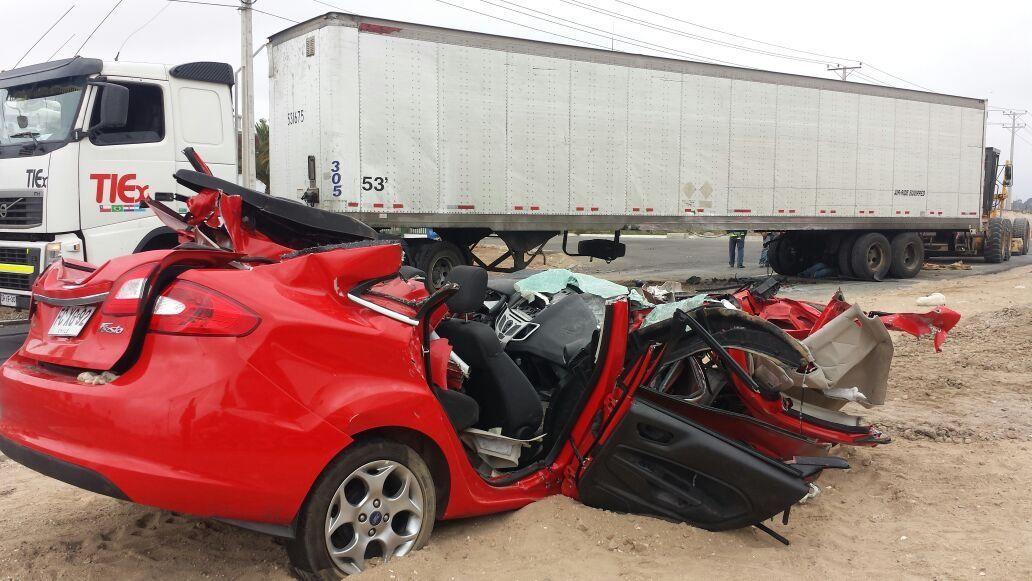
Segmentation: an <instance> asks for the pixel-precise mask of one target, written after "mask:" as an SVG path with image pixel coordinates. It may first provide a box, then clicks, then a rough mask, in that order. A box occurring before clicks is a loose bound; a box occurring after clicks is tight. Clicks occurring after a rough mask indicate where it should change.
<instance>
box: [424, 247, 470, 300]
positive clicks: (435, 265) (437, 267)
mask: <svg viewBox="0 0 1032 581" xmlns="http://www.w3.org/2000/svg"><path fill="white" fill-rule="evenodd" d="M464 264H468V262H467V261H466V257H465V255H464V254H463V253H462V250H461V249H460V248H459V247H458V246H456V245H455V244H452V243H451V242H445V241H443V240H437V241H434V242H429V243H427V244H424V245H423V247H422V248H420V249H419V254H418V259H417V260H416V267H417V268H418V269H419V270H422V271H423V272H425V273H426V286H427V288H428V289H430V292H433V291H436V290H437V289H439V288H441V287H442V286H443V285H444V284H445V283H446V282H448V276H449V275H450V274H451V271H452V269H453V268H455V267H456V266H462V265H464Z"/></svg>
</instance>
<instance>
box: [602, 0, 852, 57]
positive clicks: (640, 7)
mask: <svg viewBox="0 0 1032 581" xmlns="http://www.w3.org/2000/svg"><path fill="white" fill-rule="evenodd" d="M613 1H614V2H616V3H618V4H623V5H625V6H630V7H631V8H637V9H638V10H641V11H642V12H648V13H649V14H654V15H656V16H662V17H663V18H669V19H670V20H675V21H677V22H681V23H683V24H687V25H689V26H695V27H697V28H702V29H703V30H709V31H710V32H717V33H720V34H726V35H728V36H732V37H734V38H740V39H742V40H748V41H750V42H755V43H757V44H763V45H766V46H770V47H774V48H780V49H784V50H790V51H792V52H798V53H802V54H808V55H811V56H816V57H821V58H825V59H829V60H832V61H856V62H859V60H858V59H854V58H845V57H838V56H831V55H826V54H821V53H819V52H811V51H808V50H801V49H798V48H792V47H790V46H785V45H781V44H774V43H772V42H766V41H763V40H759V39H756V38H750V37H748V36H742V35H740V34H735V33H733V32H728V31H726V30H720V29H718V28H712V27H709V26H704V25H702V24H699V23H697V22H692V21H690V20H684V19H683V18H678V17H676V16H671V15H669V14H663V13H662V12H656V11H655V10H650V9H648V8H645V7H643V6H639V5H637V4H633V3H631V2H625V1H624V0H613Z"/></svg>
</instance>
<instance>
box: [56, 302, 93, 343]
mask: <svg viewBox="0 0 1032 581" xmlns="http://www.w3.org/2000/svg"><path fill="white" fill-rule="evenodd" d="M96 310H97V307H64V308H63V309H61V312H60V313H58V314H57V318H56V319H54V324H53V325H51V326H50V334H51V335H57V336H59V337H75V336H77V335H78V334H79V333H80V332H81V331H82V328H83V327H85V326H86V323H87V322H89V320H90V317H92V316H93V311H96Z"/></svg>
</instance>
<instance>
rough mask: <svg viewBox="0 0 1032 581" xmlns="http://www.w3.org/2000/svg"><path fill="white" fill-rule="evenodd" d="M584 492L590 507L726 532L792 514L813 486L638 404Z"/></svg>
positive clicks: (587, 475)
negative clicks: (643, 515)
mask: <svg viewBox="0 0 1032 581" xmlns="http://www.w3.org/2000/svg"><path fill="white" fill-rule="evenodd" d="M578 491H579V493H580V498H581V500H582V501H583V502H584V503H585V504H587V505H588V506H594V507H597V508H605V509H609V510H614V511H618V512H627V513H638V514H648V515H653V516H657V517H659V518H663V519H666V520H670V521H675V522H686V523H689V524H691V525H694V526H697V527H699V528H703V529H706V530H709V531H723V530H730V529H736V528H741V527H746V526H751V525H754V524H757V523H760V522H761V521H764V520H766V519H769V518H771V517H772V516H774V515H776V514H778V513H782V512H784V511H786V510H788V509H789V508H790V507H791V506H792V505H793V504H795V503H796V502H798V501H799V500H800V499H802V498H803V497H804V496H805V495H806V494H807V492H809V486H808V484H807V483H806V481H805V480H804V478H803V474H802V473H801V472H799V471H798V470H796V469H794V468H792V467H791V466H787V465H785V464H782V463H780V462H777V461H775V460H771V459H769V458H767V457H765V456H763V455H761V454H758V453H756V452H754V451H752V450H750V449H749V448H746V447H744V446H742V445H740V444H738V443H735V442H733V441H731V440H729V439H727V438H725V437H723V436H721V435H720V434H717V433H715V432H712V431H710V430H708V429H706V428H704V427H702V426H700V425H699V424H696V423H695V422H693V421H691V420H689V419H687V418H684V417H682V416H679V415H677V414H675V413H673V412H671V411H668V410H665V409H663V407H662V406H660V405H657V404H656V403H653V402H649V401H643V400H641V399H636V400H635V401H634V402H633V403H632V405H631V407H630V409H628V411H627V413H626V414H625V416H624V417H623V418H622V419H621V420H620V424H619V425H617V426H616V428H615V430H614V431H613V433H612V434H611V435H610V437H609V438H608V440H607V441H606V442H605V443H604V444H603V445H602V446H601V448H600V449H599V450H598V453H597V454H596V455H595V457H594V459H593V460H592V461H591V463H590V464H589V465H588V467H587V468H586V469H585V471H584V473H583V474H582V476H581V478H580V481H579V483H578Z"/></svg>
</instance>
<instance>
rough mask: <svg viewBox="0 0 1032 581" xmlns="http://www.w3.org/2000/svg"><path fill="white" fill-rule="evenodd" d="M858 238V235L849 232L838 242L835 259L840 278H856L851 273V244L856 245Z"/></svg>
mask: <svg viewBox="0 0 1032 581" xmlns="http://www.w3.org/2000/svg"><path fill="white" fill-rule="evenodd" d="M858 236H859V234H857V233H855V232H850V233H849V234H846V235H845V236H843V237H842V240H841V241H840V242H839V248H838V256H837V258H838V270H839V276H840V277H842V278H853V277H854V276H856V274H854V273H853V244H855V243H856V239H857V237H858Z"/></svg>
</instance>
